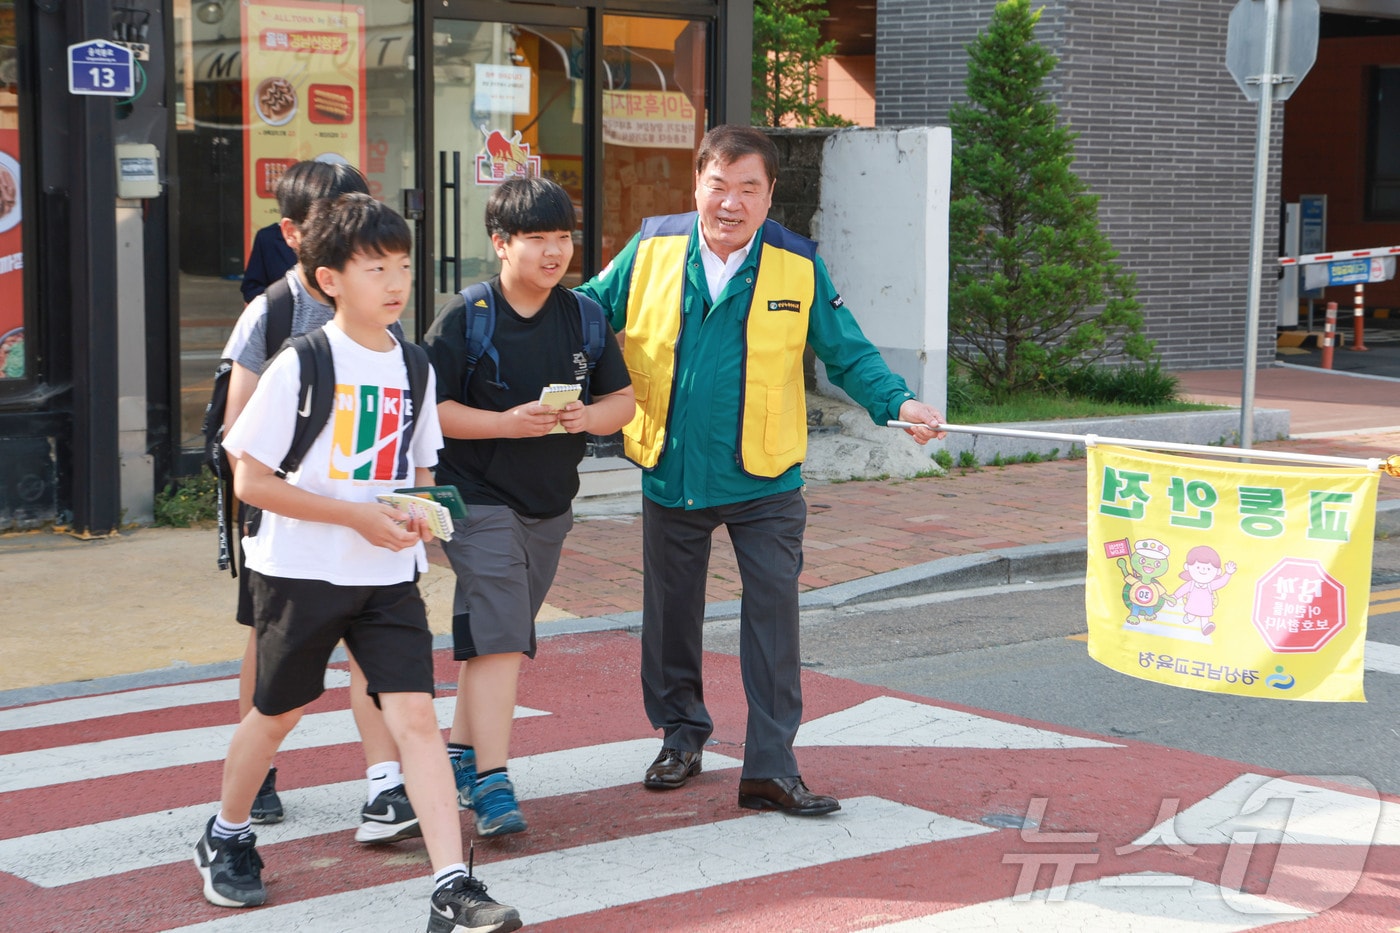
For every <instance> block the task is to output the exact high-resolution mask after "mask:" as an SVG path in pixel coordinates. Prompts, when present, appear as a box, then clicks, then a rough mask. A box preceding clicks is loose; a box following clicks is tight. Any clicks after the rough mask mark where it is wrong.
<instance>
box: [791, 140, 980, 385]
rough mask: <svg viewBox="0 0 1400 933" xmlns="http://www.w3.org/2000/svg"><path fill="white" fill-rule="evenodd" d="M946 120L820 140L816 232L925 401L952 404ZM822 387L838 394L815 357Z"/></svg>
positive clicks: (849, 293) (886, 350) (866, 325)
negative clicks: (940, 123)
mask: <svg viewBox="0 0 1400 933" xmlns="http://www.w3.org/2000/svg"><path fill="white" fill-rule="evenodd" d="M952 154H953V136H952V132H951V131H950V130H949V129H948V128H947V127H941V126H937V127H912V128H908V129H880V128H877V129H870V128H864V127H854V128H851V129H843V130H841V131H839V132H837V133H834V134H832V135H831V136H830V137H829V138H828V139H827V140H826V143H825V145H824V147H823V153H822V181H821V204H820V207H819V208H818V210H817V214H816V216H815V217H814V218H813V219H812V232H813V235H814V238H815V239H817V240H818V241H819V242H820V253H821V256H822V258H823V259H825V260H826V264H827V267H828V268H829V269H830V271H831V278H832V281H833V282H835V284H836V288H837V289H838V290H839V291H840V292H841V296H842V297H843V298H844V299H845V301H846V306H847V307H848V308H850V309H851V312H852V313H853V314H854V315H855V318H856V320H857V321H858V322H859V323H860V326H861V329H862V330H863V331H865V335H866V336H867V337H868V338H870V341H871V343H873V344H875V346H876V347H878V348H879V349H880V352H881V353H882V354H883V355H884V358H885V362H886V363H887V364H889V367H890V369H892V370H894V371H895V372H897V373H899V374H900V375H901V376H903V377H904V379H905V381H906V382H908V383H909V387H910V389H912V390H913V391H914V393H915V394H916V395H918V397H919V398H920V399H922V400H923V401H926V402H928V403H929V404H931V405H934V406H935V407H937V408H938V409H939V410H940V411H944V412H946V411H947V394H948V364H947V358H948V200H949V192H950V178H951V172H952ZM817 384H818V387H819V388H820V389H821V390H822V392H824V393H827V394H831V395H835V396H837V397H842V396H843V395H844V393H842V392H841V391H840V390H839V389H837V388H836V387H835V386H833V385H831V383H830V382H829V381H828V380H827V378H826V370H825V367H824V366H822V364H821V361H820V360H818V361H817Z"/></svg>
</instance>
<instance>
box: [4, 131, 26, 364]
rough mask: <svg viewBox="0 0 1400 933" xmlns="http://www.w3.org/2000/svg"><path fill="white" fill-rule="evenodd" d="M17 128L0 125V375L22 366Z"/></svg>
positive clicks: (20, 227)
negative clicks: (1, 127) (3, 127)
mask: <svg viewBox="0 0 1400 933" xmlns="http://www.w3.org/2000/svg"><path fill="white" fill-rule="evenodd" d="M22 217H23V212H22V206H21V204H20V183H19V131H18V130H13V129H0V379H20V378H23V376H24V374H25V370H24V236H23V226H24V225H23V224H22V223H21V220H22Z"/></svg>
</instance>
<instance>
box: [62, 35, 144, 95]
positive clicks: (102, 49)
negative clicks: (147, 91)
mask: <svg viewBox="0 0 1400 933" xmlns="http://www.w3.org/2000/svg"><path fill="white" fill-rule="evenodd" d="M135 90H136V66H135V56H133V55H132V53H131V50H130V49H128V48H126V47H125V46H121V45H117V44H116V43H114V42H108V41H106V40H105V39H93V40H91V41H89V42H79V43H78V44H76V45H70V46H68V93H70V94H95V95H99V96H103V97H130V96H131V95H132V93H133V92H134V91H135Z"/></svg>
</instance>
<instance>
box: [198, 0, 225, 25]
mask: <svg viewBox="0 0 1400 933" xmlns="http://www.w3.org/2000/svg"><path fill="white" fill-rule="evenodd" d="M194 15H195V16H197V17H199V21H200V22H201V23H208V24H209V25H210V26H213V25H214V24H215V23H217V22H219V20H221V19H223V18H224V0H205V2H204V3H201V4H199V5H198V6H197V7H195V11H194Z"/></svg>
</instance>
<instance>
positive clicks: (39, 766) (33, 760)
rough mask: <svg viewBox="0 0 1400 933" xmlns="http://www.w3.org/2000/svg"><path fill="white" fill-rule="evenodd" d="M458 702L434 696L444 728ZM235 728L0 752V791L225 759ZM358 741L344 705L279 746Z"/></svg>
mask: <svg viewBox="0 0 1400 933" xmlns="http://www.w3.org/2000/svg"><path fill="white" fill-rule="evenodd" d="M456 703H457V698H456V697H455V696H449V697H439V698H438V699H436V700H434V701H433V706H434V707H435V709H436V710H437V719H438V725H439V726H440V727H441V728H444V729H446V728H447V727H448V726H450V725H451V724H452V712H453V709H454V707H455V706H456ZM547 715H548V713H545V712H542V711H540V710H532V709H528V708H526V707H523V706H517V707H516V708H515V716H516V718H517V719H519V718H522V717H526V716H547ZM234 728H235V726H234V725H233V724H230V725H227V726H205V727H203V728H200V729H179V730H175V731H172V732H156V733H151V734H149V735H133V736H128V737H125V738H120V739H106V740H104V741H101V742H88V743H85V744H81V745H62V746H57V747H55V748H41V749H35V750H34V751H28V752H15V753H13V754H9V755H0V793H10V792H11V791H16V790H28V789H29V788H31V787H49V786H52V785H54V784H64V783H67V782H69V781H76V780H83V781H91V780H93V779H95V778H102V777H111V776H113V775H118V774H131V773H133V772H136V771H152V770H155V769H158V768H174V767H178V766H179V765H190V764H198V763H199V762H204V761H222V760H223V758H224V753H225V752H227V751H228V740H229V737H230V736H231V735H233V730H234ZM359 741H360V736H359V733H358V732H357V731H356V730H355V719H354V716H352V715H351V713H350V710H348V709H344V710H336V711H334V712H329V713H311V714H309V715H306V716H303V717H302V718H301V722H299V723H298V724H297V727H296V728H295V729H293V730H292V733H291V735H289V736H287V739H286V741H284V742H283V743H282V746H281V748H282V750H283V751H290V750H292V749H298V748H322V747H324V746H327V745H346V744H354V743H358V742H359Z"/></svg>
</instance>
